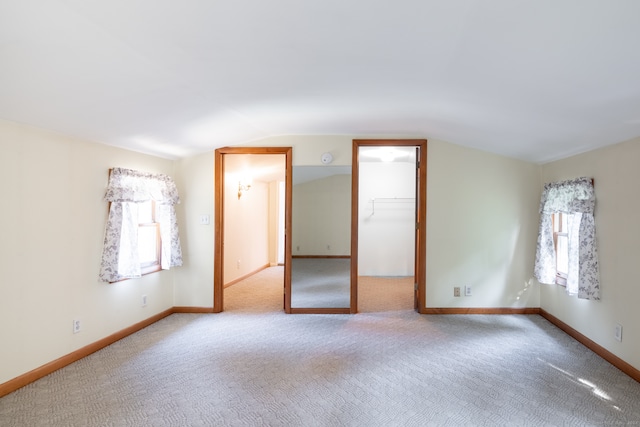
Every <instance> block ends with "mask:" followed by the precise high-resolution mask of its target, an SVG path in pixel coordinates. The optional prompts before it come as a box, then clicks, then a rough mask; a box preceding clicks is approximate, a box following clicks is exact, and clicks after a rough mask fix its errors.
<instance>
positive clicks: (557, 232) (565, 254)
mask: <svg viewBox="0 0 640 427" xmlns="http://www.w3.org/2000/svg"><path fill="white" fill-rule="evenodd" d="M569 216H570V215H569V214H566V213H562V212H556V213H554V214H552V215H551V222H552V224H553V246H554V248H555V250H556V283H557V284H558V285H563V286H566V285H567V275H568V274H569V226H568V221H567V220H568V217H569Z"/></svg>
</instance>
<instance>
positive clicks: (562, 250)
mask: <svg viewBox="0 0 640 427" xmlns="http://www.w3.org/2000/svg"><path fill="white" fill-rule="evenodd" d="M568 244H569V238H568V237H567V236H558V249H557V251H558V253H557V254H556V270H557V271H558V272H559V273H564V274H567V271H569V246H568Z"/></svg>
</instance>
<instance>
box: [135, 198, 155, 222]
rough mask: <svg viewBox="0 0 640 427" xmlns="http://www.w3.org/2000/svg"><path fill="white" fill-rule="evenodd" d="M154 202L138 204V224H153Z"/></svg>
mask: <svg viewBox="0 0 640 427" xmlns="http://www.w3.org/2000/svg"><path fill="white" fill-rule="evenodd" d="M152 208H153V202H152V201H151V200H149V201H148V202H142V203H138V224H149V223H152V222H153V210H152Z"/></svg>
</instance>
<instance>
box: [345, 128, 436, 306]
mask: <svg viewBox="0 0 640 427" xmlns="http://www.w3.org/2000/svg"><path fill="white" fill-rule="evenodd" d="M360 147H417V148H418V149H419V150H418V151H419V158H418V159H417V165H418V169H417V173H416V233H415V277H414V280H415V284H416V285H415V290H414V308H415V310H416V311H417V312H418V313H422V314H424V313H425V311H426V310H425V308H426V299H425V291H426V264H427V257H426V255H427V140H426V139H354V140H353V153H352V178H351V179H352V181H351V182H352V188H351V313H357V312H358V199H359V197H358V192H359V178H360V177H359V170H360V169H359V155H360V154H359V153H360V150H359V148H360Z"/></svg>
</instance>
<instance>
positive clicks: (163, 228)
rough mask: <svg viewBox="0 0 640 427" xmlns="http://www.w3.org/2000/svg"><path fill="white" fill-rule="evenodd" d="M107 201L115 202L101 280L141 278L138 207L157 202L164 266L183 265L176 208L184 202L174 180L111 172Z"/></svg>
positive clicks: (133, 172)
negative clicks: (151, 201)
mask: <svg viewBox="0 0 640 427" xmlns="http://www.w3.org/2000/svg"><path fill="white" fill-rule="evenodd" d="M105 200H106V201H108V202H111V204H110V208H109V218H108V219H107V227H106V232H105V238H104V248H103V251H102V263H101V267H100V280H102V281H104V282H116V281H118V280H122V279H129V278H136V277H140V276H141V272H140V262H139V260H138V204H139V203H142V202H147V201H149V200H154V201H155V202H156V221H157V222H158V223H159V224H160V239H161V241H162V256H161V267H162V269H163V270H168V269H170V268H171V267H177V266H180V265H182V250H181V247H180V237H179V234H178V223H177V219H176V211H175V205H176V204H177V203H180V198H179V196H178V190H177V188H176V185H175V183H174V182H173V179H171V177H169V176H167V175H163V174H152V173H146V172H140V171H136V170H132V169H123V168H114V169H112V170H111V175H110V177H109V185H108V187H107V192H106V194H105Z"/></svg>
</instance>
